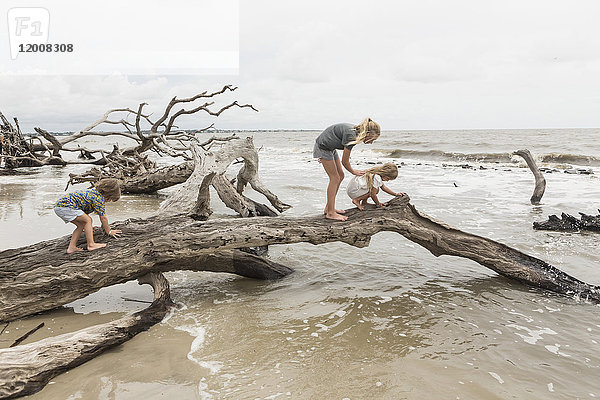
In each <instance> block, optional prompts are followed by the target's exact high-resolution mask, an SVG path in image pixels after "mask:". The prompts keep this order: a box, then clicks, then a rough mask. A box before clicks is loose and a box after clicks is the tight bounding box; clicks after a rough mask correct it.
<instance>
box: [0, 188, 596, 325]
mask: <svg viewBox="0 0 600 400" xmlns="http://www.w3.org/2000/svg"><path fill="white" fill-rule="evenodd" d="M346 215H348V217H349V218H348V221H346V222H332V221H330V220H327V219H325V218H324V217H323V216H321V215H319V216H314V217H297V218H294V217H277V218H243V219H220V220H212V221H205V222H201V221H196V220H194V219H192V218H190V217H189V216H188V215H185V214H180V215H172V216H168V217H167V216H160V215H159V216H155V217H151V218H148V219H135V220H128V221H125V222H122V223H118V224H115V226H114V227H115V228H116V229H121V230H123V236H122V237H121V238H120V239H118V240H111V241H110V243H109V244H108V246H107V247H105V248H103V249H99V250H95V251H93V252H89V253H88V252H78V253H74V254H71V255H67V254H66V253H65V251H64V249H65V248H66V246H67V242H68V239H69V237H68V236H65V237H63V238H61V239H56V240H52V241H47V242H42V243H38V244H35V245H32V246H26V247H22V248H20V249H14V250H6V251H3V252H0V265H3V266H4V267H3V268H2V270H0V321H10V320H13V319H16V318H20V317H23V316H26V315H30V314H33V313H37V312H41V311H45V310H49V309H52V308H55V307H58V306H60V305H63V304H66V303H69V302H71V301H74V300H76V299H78V298H81V297H84V296H85V295H87V294H90V293H93V292H95V291H97V290H98V289H100V288H102V287H105V286H110V285H113V284H116V283H121V282H125V281H127V280H131V279H134V278H137V277H139V276H141V275H144V274H146V273H148V272H153V271H172V270H179V269H194V270H209V271H223V272H233V273H237V274H242V275H246V276H249V275H253V274H258V275H262V274H273V275H278V274H279V275H285V273H286V272H289V269H287V268H285V267H283V266H280V265H278V264H276V263H272V262H270V261H267V260H265V259H262V258H260V257H255V256H251V255H249V254H245V253H243V252H239V251H238V252H236V250H235V249H238V248H243V247H251V246H263V245H272V244H287V243H299V242H307V243H312V244H321V243H328V242H344V243H348V244H350V245H353V246H356V247H365V246H367V245H368V244H369V241H370V238H371V236H372V235H374V234H376V233H378V232H381V231H392V232H397V233H399V234H401V235H403V236H404V237H406V238H407V239H409V240H411V241H413V242H415V243H418V244H419V245H421V246H423V247H425V248H427V249H428V250H429V251H430V252H431V253H432V254H433V255H435V256H440V255H444V254H447V255H453V256H459V257H465V258H469V259H471V260H473V261H475V262H477V263H479V264H481V265H483V266H485V267H487V268H490V269H492V270H494V271H496V272H497V273H499V274H501V275H503V276H505V277H508V278H510V279H515V280H517V281H520V282H523V283H525V284H528V285H531V286H535V287H541V288H544V289H548V290H551V291H554V292H558V293H563V294H568V295H578V296H581V297H582V298H584V299H589V300H590V301H594V302H600V287H598V286H593V285H589V284H586V283H585V282H582V281H580V280H578V279H576V278H574V277H572V276H570V275H568V274H567V273H565V272H563V271H561V270H559V269H557V268H555V267H553V266H552V265H550V264H548V263H546V262H545V261H543V260H540V259H538V258H535V257H532V256H529V255H527V254H525V253H523V252H521V251H518V250H516V249H513V248H511V247H509V246H506V245H504V244H501V243H498V242H496V241H493V240H490V239H487V238H484V237H481V236H477V235H472V234H469V233H465V232H462V231H460V230H458V229H456V228H452V227H450V226H448V225H445V224H443V223H440V222H436V221H435V220H434V219H433V218H431V217H428V216H426V215H424V214H422V213H420V212H419V211H417V210H416V208H415V207H414V206H413V205H411V204H410V203H409V199H408V197H407V196H404V197H399V198H395V199H393V200H391V201H390V203H389V204H388V205H387V206H386V207H382V208H377V209H371V208H370V209H368V210H367V211H363V212H361V211H358V210H356V209H352V210H348V211H347V214H346ZM98 240H99V241H101V240H100V238H98ZM224 251H227V252H229V253H228V254H227V255H226V254H225V253H223V252H224ZM231 251H233V252H234V253H233V254H232V253H231ZM281 270H284V271H285V272H281ZM249 271H250V272H249ZM276 271H279V272H276Z"/></svg>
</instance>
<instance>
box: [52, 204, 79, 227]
mask: <svg viewBox="0 0 600 400" xmlns="http://www.w3.org/2000/svg"><path fill="white" fill-rule="evenodd" d="M54 212H55V213H56V215H58V216H59V217H60V218H61V219H62V220H63V221H65V224H68V223H69V222H71V221H73V220H74V219H75V218H77V217H79V216H80V215H83V214H85V213H84V212H83V211H82V210H79V209H77V208H69V207H54Z"/></svg>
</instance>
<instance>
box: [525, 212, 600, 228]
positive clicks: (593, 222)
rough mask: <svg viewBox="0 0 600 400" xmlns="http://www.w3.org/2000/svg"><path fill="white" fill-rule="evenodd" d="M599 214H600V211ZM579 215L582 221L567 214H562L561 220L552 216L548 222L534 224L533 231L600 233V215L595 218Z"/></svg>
mask: <svg viewBox="0 0 600 400" xmlns="http://www.w3.org/2000/svg"><path fill="white" fill-rule="evenodd" d="M598 212H599V213H600V209H599V210H598ZM579 215H581V218H580V219H577V218H576V217H574V216H572V215H569V214H565V213H562V214H561V217H560V218H558V217H557V216H556V215H551V216H549V217H548V221H543V222H534V223H533V229H538V230H545V231H569V232H578V231H592V232H600V214H598V215H596V216H594V215H587V214H584V213H581V212H580V213H579Z"/></svg>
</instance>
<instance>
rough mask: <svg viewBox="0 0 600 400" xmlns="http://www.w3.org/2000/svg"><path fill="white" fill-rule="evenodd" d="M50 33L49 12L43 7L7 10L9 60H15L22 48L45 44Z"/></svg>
mask: <svg viewBox="0 0 600 400" xmlns="http://www.w3.org/2000/svg"><path fill="white" fill-rule="evenodd" d="M49 31H50V12H49V11H48V10H47V9H46V8H43V7H17V8H11V9H10V10H8V38H9V41H10V58H11V59H12V60H15V59H16V58H17V55H18V54H19V51H20V50H22V46H26V45H28V44H45V43H47V42H48V32H49Z"/></svg>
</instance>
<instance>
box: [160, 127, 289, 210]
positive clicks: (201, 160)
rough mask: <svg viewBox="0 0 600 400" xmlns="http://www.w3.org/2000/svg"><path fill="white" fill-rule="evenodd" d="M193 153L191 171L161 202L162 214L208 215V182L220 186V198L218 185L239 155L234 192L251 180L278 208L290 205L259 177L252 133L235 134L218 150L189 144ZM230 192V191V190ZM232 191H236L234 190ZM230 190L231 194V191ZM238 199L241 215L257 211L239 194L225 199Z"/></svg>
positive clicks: (220, 184)
mask: <svg viewBox="0 0 600 400" xmlns="http://www.w3.org/2000/svg"><path fill="white" fill-rule="evenodd" d="M192 149H193V153H194V171H193V172H192V174H191V175H190V177H189V178H188V179H187V180H186V181H185V183H184V184H183V186H182V187H181V188H180V190H179V191H178V192H176V193H174V194H173V195H172V196H169V198H167V199H166V200H165V201H164V202H163V203H162V204H161V205H160V209H159V212H160V213H162V214H177V213H182V212H185V213H189V214H190V215H192V216H193V217H194V218H196V219H199V220H205V219H207V218H208V217H209V216H210V214H212V210H211V208H210V186H211V185H213V183H214V182H217V185H218V186H220V189H218V192H219V196H221V197H222V198H223V197H224V196H227V193H226V192H225V191H224V190H222V189H221V188H222V187H223V186H225V185H223V183H224V182H223V178H217V180H215V178H216V177H219V176H221V177H222V176H223V175H224V174H225V172H226V171H227V168H229V166H230V165H231V164H232V163H233V162H234V161H235V160H236V159H238V158H241V159H242V160H243V161H244V165H243V166H242V168H241V169H240V171H239V172H238V175H237V193H242V192H243V190H244V188H245V186H246V184H248V183H249V184H250V185H251V186H252V188H253V189H254V190H256V191H257V192H259V193H261V194H263V195H264V196H265V197H266V198H267V199H268V200H269V202H270V203H271V205H272V206H273V207H275V209H277V211H279V212H282V211H285V210H287V209H289V208H290V206H289V205H288V204H285V203H283V202H281V201H280V200H279V199H278V198H277V196H275V195H274V194H273V193H272V192H271V191H270V190H269V189H268V188H267V187H266V186H265V185H264V184H263V183H262V182H261V181H260V179H259V178H258V153H257V151H256V148H255V147H254V142H253V140H252V138H251V137H247V138H245V139H242V138H239V137H234V138H232V139H231V140H229V141H228V142H227V143H226V145H223V146H221V147H220V148H219V149H218V150H214V151H211V150H208V151H207V150H203V149H202V148H201V147H200V146H197V145H192ZM230 192H231V191H230ZM233 192H235V191H233ZM233 192H232V194H233ZM230 201H231V202H233V201H237V202H241V203H242V204H240V207H239V209H237V210H236V211H238V212H239V213H240V214H241V215H242V216H252V215H259V214H258V211H257V210H256V209H255V207H254V205H253V204H251V203H249V202H248V201H245V199H243V198H241V197H237V198H236V199H231V200H227V201H224V202H225V203H226V204H228V203H229V202H230Z"/></svg>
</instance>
